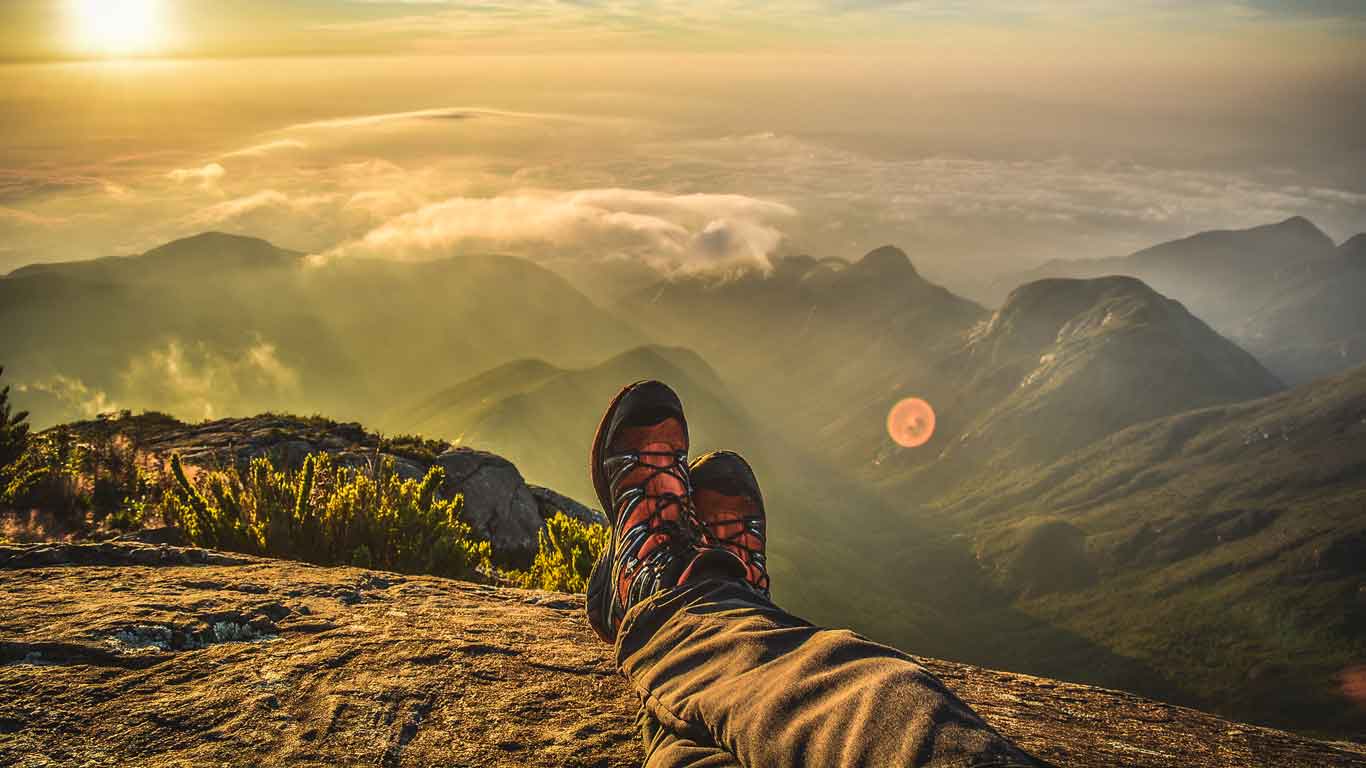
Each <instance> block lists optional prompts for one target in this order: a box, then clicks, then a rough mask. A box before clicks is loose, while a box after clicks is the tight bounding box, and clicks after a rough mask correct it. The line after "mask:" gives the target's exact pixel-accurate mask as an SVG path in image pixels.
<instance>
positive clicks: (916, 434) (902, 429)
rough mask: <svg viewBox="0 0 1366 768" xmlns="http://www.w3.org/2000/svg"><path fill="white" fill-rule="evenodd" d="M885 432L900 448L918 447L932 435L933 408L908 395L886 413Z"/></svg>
mask: <svg viewBox="0 0 1366 768" xmlns="http://www.w3.org/2000/svg"><path fill="white" fill-rule="evenodd" d="M887 434H888V435H889V436H890V437H891V438H892V441H893V442H895V443H896V444H897V445H899V446H901V447H902V448H919V447H920V446H922V445H924V444H925V443H928V442H929V441H930V438H931V437H934V409H933V408H931V407H930V404H929V403H927V402H925V401H924V400H921V399H920V398H918V397H908V398H906V399H905V400H902V401H901V402H899V403H897V404H896V405H894V406H892V410H891V412H889V413H888V414H887Z"/></svg>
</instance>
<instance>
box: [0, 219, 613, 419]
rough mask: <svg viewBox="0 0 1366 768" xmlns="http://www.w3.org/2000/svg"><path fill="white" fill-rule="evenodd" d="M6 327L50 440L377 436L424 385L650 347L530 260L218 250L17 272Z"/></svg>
mask: <svg viewBox="0 0 1366 768" xmlns="http://www.w3.org/2000/svg"><path fill="white" fill-rule="evenodd" d="M0 327H4V328H6V329H17V331H12V332H9V333H5V334H3V335H2V336H0V359H3V360H4V361H5V363H6V364H7V365H8V366H9V370H10V372H11V373H12V375H14V377H15V379H16V381H18V382H19V383H21V384H25V385H26V386H27V387H28V388H29V389H30V390H32V391H34V392H35V394H38V395H43V396H45V398H46V399H44V400H43V402H44V407H42V408H39V409H37V411H36V412H35V419H36V421H38V422H39V423H40V424H45V423H52V422H55V421H61V420H67V419H70V418H73V417H77V416H90V415H93V410H94V409H95V408H96V407H98V406H99V405H100V404H103V406H104V407H105V408H106V409H107V408H109V407H129V408H135V409H136V408H144V407H145V408H156V409H161V410H168V411H172V412H174V413H176V414H177V415H180V416H184V417H187V418H204V417H209V416H214V415H222V414H224V413H255V412H259V411H262V410H296V411H303V412H313V411H326V412H328V413H335V414H339V415H342V416H345V417H347V418H364V419H367V420H375V419H376V418H378V417H380V416H382V415H383V414H384V413H385V412H387V411H388V410H389V409H390V408H392V403H393V402H394V400H395V395H394V393H399V392H409V391H411V387H412V382H414V381H458V380H461V379H464V378H467V377H468V376H470V375H472V374H473V373H476V372H479V371H483V370H486V369H488V368H491V367H493V366H497V365H500V364H502V363H505V362H509V361H512V360H516V359H518V358H525V357H529V356H530V357H538V358H543V359H547V360H551V361H553V362H556V363H560V364H569V365H573V364H579V363H583V362H587V361H589V360H594V359H600V358H601V357H603V356H605V355H607V354H612V353H615V352H618V351H619V350H621V349H625V348H627V347H629V346H632V345H634V344H637V343H639V341H640V339H639V337H638V336H637V335H636V333H635V332H634V331H633V330H631V328H630V327H629V326H628V325H626V324H625V323H623V322H621V321H620V320H619V319H616V318H613V317H611V316H609V315H607V314H606V313H604V312H603V311H601V310H599V309H598V308H597V307H596V306H595V305H593V304H592V303H591V302H590V301H588V300H587V299H586V298H584V297H583V296H582V295H581V294H579V293H578V292H576V291H574V290H573V289H572V288H570V287H569V285H568V284H567V283H566V282H565V281H564V280H563V279H561V278H560V277H558V276H556V275H554V274H553V273H551V272H548V271H547V270H544V269H542V268H540V267H538V266H536V265H534V264H532V263H530V262H528V261H524V260H520V259H514V258H510V257H501V256H483V255H478V254H469V255H461V256H458V257H453V258H450V259H445V260H438V261H432V262H424V263H395V262H381V261H367V260H344V261H336V262H331V263H326V264H313V263H309V262H307V261H305V260H303V259H301V257H300V256H299V255H298V254H295V253H292V252H289V251H284V250H280V249H276V248H274V247H272V246H270V245H269V244H268V243H265V242H264V241H261V240H255V239H251V238H243V237H235V236H229V235H220V234H207V235H201V236H197V237H194V238H189V239H187V240H183V241H177V242H175V243H171V244H168V245H166V246H163V247H161V248H157V249H155V250H152V251H149V252H147V253H146V254H143V255H141V256H136V257H119V258H109V259H98V260H95V261H89V262H79V263H68V264H57V265H39V266H34V267H29V268H25V269H21V270H18V271H16V272H14V273H12V274H11V275H9V276H8V277H5V278H0ZM99 394H102V395H103V397H102V398H100V397H97V395H99Z"/></svg>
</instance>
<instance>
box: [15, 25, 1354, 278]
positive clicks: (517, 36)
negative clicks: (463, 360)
mask: <svg viewBox="0 0 1366 768" xmlns="http://www.w3.org/2000/svg"><path fill="white" fill-rule="evenodd" d="M1364 43H1366V3H1361V2H1357V1H1356V0H1351V1H1349V0H1301V1H1299V2H1272V1H1271V0H1241V1H1240V0H1233V1H1231V2H1166V1H1160V0H1150V1H1147V2H1124V3H1120V2H1103V1H1102V0H1078V1H1076V2H1052V1H1050V0H1032V1H1031V0H988V1H987V2H974V3H967V2H958V1H951V0H926V1H923V2H894V1H890V0H797V1H796V2H784V3H768V2H755V1H753V0H696V1H690V2H683V1H682V0H677V1H676V0H656V1H654V2H650V1H647V0H610V1H604V2H595V1H593V0H573V1H571V0H528V1H526V2H497V1H495V2H459V1H449V2H443V1H442V0H406V1H398V0H394V1H389V2H386V1H374V0H270V1H269V2H267V1H266V0H236V1H235V2H208V0H184V1H183V2H172V0H126V1H125V2H119V1H118V0H101V1H100V2H96V1H95V0H5V3H4V4H3V5H0V62H4V63H0V272H3V271H7V270H9V269H12V268H15V267H18V266H20V265H22V264H25V263H31V262H38V261H53V260H66V259H85V258H93V257H97V256H106V255H117V254H127V253H134V252H139V251H141V250H145V249H147V248H150V247H153V246H155V245H158V244H160V243H162V242H166V241H167V240H170V239H172V238H175V237H180V236H185V235H189V234H194V233H196V232H200V231H205V230H211V229H212V230H223V231H230V232H237V233H242V234H251V235H255V236H259V237H263V238H266V239H269V240H271V241H272V242H275V243H277V244H279V245H282V246H285V247H290V248H295V249H299V250H304V251H308V252H310V253H313V254H315V255H316V256H317V258H320V259H330V258H354V257H380V258H394V259H426V258H438V257H445V256H451V255H458V254H459V253H461V252H464V251H471V250H478V251H483V252H489V251H493V252H507V253H513V254H517V255H524V256H527V257H529V258H534V259H537V260H541V261H546V262H564V261H572V262H585V261H587V262H593V261H595V260H615V261H627V262H630V261H638V262H642V263H646V264H649V265H651V266H654V267H657V268H659V269H662V270H665V271H670V270H695V269H711V268H726V269H730V268H750V267H753V268H759V269H764V268H766V267H767V265H768V264H770V263H771V260H772V259H773V258H776V257H778V256H780V255H782V254H784V253H795V252H803V253H810V254H813V255H817V256H838V257H844V258H853V257H857V256H858V255H859V254H861V253H862V252H864V251H867V250H870V249H871V248H873V247H876V246H878V245H881V244H884V243H895V244H898V245H900V246H901V247H903V248H904V249H905V250H907V251H908V252H909V253H910V254H911V255H912V258H913V259H914V260H915V261H916V263H917V265H918V266H920V267H921V268H922V270H924V271H925V272H927V273H928V274H930V275H931V276H932V277H937V278H939V279H942V280H945V281H947V282H949V283H950V285H960V284H961V285H966V284H967V283H969V282H971V281H972V280H974V279H978V278H981V277H983V276H985V275H989V274H995V273H1002V272H1007V273H1008V272H1011V271H1018V270H1023V269H1026V268H1028V267H1031V266H1034V265H1036V264H1037V263H1039V262H1041V261H1044V260H1046V259H1049V258H1058V257H1062V258H1088V257H1103V256H1116V255H1122V254H1124V253H1127V252H1130V251H1133V250H1136V249H1138V248H1142V247H1145V246H1147V245H1151V244H1153V243H1155V242H1159V241H1161V240H1165V239H1169V238H1172V237H1179V236H1182V235H1185V234H1190V233H1192V232H1195V231H1199V230H1203V229H1212V228H1230V227H1242V226H1252V225H1256V224H1262V223H1268V222H1271V221H1276V220H1279V219H1283V218H1286V217H1288V216H1292V215H1304V216H1307V217H1309V218H1310V219H1312V220H1313V221H1315V222H1316V223H1318V224H1319V225H1320V226H1321V227H1323V228H1324V229H1325V231H1327V232H1328V233H1329V234H1330V235H1332V236H1333V237H1334V238H1336V239H1339V240H1341V239H1345V238H1346V237H1348V236H1350V235H1352V234H1355V233H1356V232H1360V231H1363V230H1366V173H1363V172H1364V171H1366V138H1364V137H1366V107H1364V106H1363V105H1364V104H1366V44H1364Z"/></svg>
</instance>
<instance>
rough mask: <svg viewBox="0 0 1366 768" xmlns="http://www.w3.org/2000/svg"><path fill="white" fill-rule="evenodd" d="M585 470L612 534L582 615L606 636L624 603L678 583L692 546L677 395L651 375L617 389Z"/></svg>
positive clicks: (684, 426) (684, 435)
mask: <svg viewBox="0 0 1366 768" xmlns="http://www.w3.org/2000/svg"><path fill="white" fill-rule="evenodd" d="M589 471H590V473H591V474H592V477H593V487H594V489H595V490H596V491H597V494H598V501H599V502H600V503H601V504H602V508H603V510H604V511H606V512H607V515H608V517H609V518H611V520H612V536H611V540H610V542H609V544H608V546H607V549H606V550H605V551H604V552H603V553H602V555H601V556H600V557H599V558H598V561H597V563H596V564H594V566H593V573H592V575H591V576H590V577H589V580H588V599H587V607H588V621H589V623H590V624H592V626H593V629H594V630H595V631H596V632H597V633H598V635H599V636H601V637H602V639H604V640H606V641H607V642H609V643H610V642H612V641H613V640H614V639H615V637H616V633H617V628H618V627H619V626H620V625H621V619H622V617H623V616H625V615H626V611H627V610H629V609H630V608H631V607H632V606H634V605H636V604H637V603H639V602H640V601H642V600H644V599H645V598H647V597H649V596H651V595H653V594H655V593H657V592H659V591H661V590H664V589H669V588H672V587H675V586H677V585H678V584H679V583H681V582H682V581H683V580H684V578H683V577H684V575H685V571H686V570H687V568H688V566H689V565H690V564H691V563H692V561H693V560H694V559H695V558H696V557H697V554H698V553H697V550H696V546H697V543H698V540H699V532H698V530H697V528H696V526H695V524H694V522H693V519H692V500H691V492H692V486H691V483H690V481H689V478H688V423H687V420H686V419H684V417H683V404H682V403H681V402H680V401H679V399H678V395H676V394H674V391H673V390H672V389H670V388H669V387H667V386H665V385H664V384H662V383H660V382H658V381H640V382H636V383H635V384H632V385H630V386H629V387H626V388H625V389H623V390H622V391H621V392H620V393H618V394H617V396H616V398H615V399H613V400H612V403H611V405H609V406H608V407H607V413H606V414H604V415H603V417H602V422H601V423H600V424H599V425H598V432H597V435H596V436H595V437H594V438H593V453H592V458H591V461H590V464H589Z"/></svg>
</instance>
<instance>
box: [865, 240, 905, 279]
mask: <svg viewBox="0 0 1366 768" xmlns="http://www.w3.org/2000/svg"><path fill="white" fill-rule="evenodd" d="M854 267H855V268H856V269H858V270H859V271H861V272H867V273H875V274H882V275H894V274H908V275H916V276H919V274H920V273H919V272H917V271H916V269H915V265H914V264H912V263H911V257H910V256H907V255H906V252H905V251H903V250H901V249H900V248H898V247H896V246H895V245H884V246H882V247H880V248H874V249H873V250H871V251H869V252H868V253H866V254H864V256H863V258H862V259H859V260H858V262H857V263H855V264H854Z"/></svg>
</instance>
